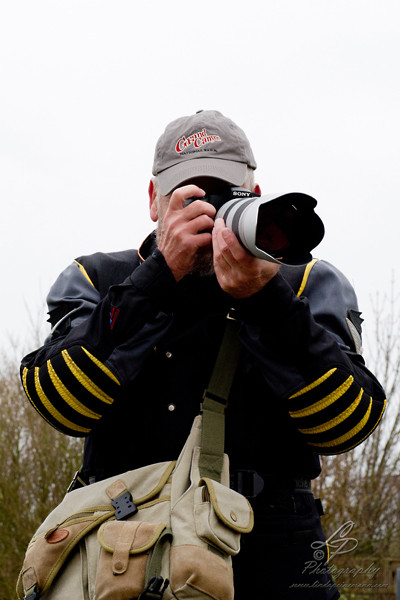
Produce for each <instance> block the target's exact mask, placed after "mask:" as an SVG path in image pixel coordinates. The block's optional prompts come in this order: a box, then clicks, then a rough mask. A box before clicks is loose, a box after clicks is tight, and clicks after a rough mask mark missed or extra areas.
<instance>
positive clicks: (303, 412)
mask: <svg viewBox="0 0 400 600" xmlns="http://www.w3.org/2000/svg"><path fill="white" fill-rule="evenodd" d="M353 381H354V377H353V376H352V375H350V376H349V377H348V378H347V379H346V381H345V382H344V383H342V385H340V386H339V387H338V388H336V390H334V391H333V392H332V393H331V394H328V396H325V398H322V400H319V401H318V402H315V403H314V404H312V405H311V406H308V407H307V408H302V409H300V410H292V411H289V414H290V416H291V417H293V418H295V419H300V418H302V417H309V416H310V415H314V414H315V413H317V412H319V411H320V410H323V409H324V408H327V407H328V406H330V405H331V404H333V403H334V402H336V400H338V399H339V398H340V397H341V396H343V394H344V393H345V392H347V390H348V389H349V387H350V386H351V385H352V383H353Z"/></svg>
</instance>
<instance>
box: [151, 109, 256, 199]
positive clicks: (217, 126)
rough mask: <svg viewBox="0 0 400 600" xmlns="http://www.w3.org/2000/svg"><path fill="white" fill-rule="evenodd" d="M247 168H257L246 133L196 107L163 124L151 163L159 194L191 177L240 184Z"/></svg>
mask: <svg viewBox="0 0 400 600" xmlns="http://www.w3.org/2000/svg"><path fill="white" fill-rule="evenodd" d="M247 167H250V168H251V169H256V168H257V163H256V161H255V159H254V156H253V151H252V149H251V147H250V143H249V140H248V139H247V136H246V134H245V133H244V131H243V130H242V129H240V127H238V126H237V125H236V123H234V122H233V121H231V120H230V119H228V118H227V117H225V116H224V115H223V114H222V113H220V112H218V111H217V110H199V111H197V112H196V113H195V114H194V115H189V116H186V117H180V118H179V119H176V120H175V121H172V123H170V124H169V125H167V127H166V129H165V131H164V133H163V134H162V135H161V137H160V138H159V140H158V142H157V145H156V149H155V153H154V163H153V175H157V176H158V181H159V184H160V192H161V194H162V195H163V196H166V195H167V194H169V193H170V192H171V191H172V190H173V189H174V188H176V187H178V186H179V185H180V184H181V183H183V182H184V181H187V180H188V179H192V178H193V177H202V176H207V177H216V178H217V179H222V180H223V181H226V182H228V183H231V184H233V185H241V184H242V183H243V182H244V180H245V177H246V171H247Z"/></svg>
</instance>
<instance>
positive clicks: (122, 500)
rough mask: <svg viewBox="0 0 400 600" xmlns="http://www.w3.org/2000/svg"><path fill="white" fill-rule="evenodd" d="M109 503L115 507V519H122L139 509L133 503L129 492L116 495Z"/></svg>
mask: <svg viewBox="0 0 400 600" xmlns="http://www.w3.org/2000/svg"><path fill="white" fill-rule="evenodd" d="M111 504H112V505H113V507H114V508H115V518H116V519H117V521H122V520H123V519H127V518H128V517H131V516H132V515H136V513H137V512H138V510H139V509H138V507H137V506H136V504H135V503H134V501H133V499H132V494H131V493H130V492H125V494H121V496H117V498H114V500H112V502H111Z"/></svg>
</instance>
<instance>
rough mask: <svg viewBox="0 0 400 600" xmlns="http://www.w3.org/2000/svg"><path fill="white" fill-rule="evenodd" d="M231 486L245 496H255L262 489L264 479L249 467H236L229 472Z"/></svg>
mask: <svg viewBox="0 0 400 600" xmlns="http://www.w3.org/2000/svg"><path fill="white" fill-rule="evenodd" d="M231 488H232V489H234V490H235V491H236V492H238V493H239V494H242V496H245V497H246V498H255V497H256V496H258V495H259V494H261V492H262V491H263V489H264V479H263V478H262V477H261V475H259V474H258V473H257V471H253V470H251V469H237V470H235V471H233V473H231Z"/></svg>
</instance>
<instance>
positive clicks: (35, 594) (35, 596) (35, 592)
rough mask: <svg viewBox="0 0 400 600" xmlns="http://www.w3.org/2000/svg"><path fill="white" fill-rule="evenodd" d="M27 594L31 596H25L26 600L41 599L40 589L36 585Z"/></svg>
mask: <svg viewBox="0 0 400 600" xmlns="http://www.w3.org/2000/svg"><path fill="white" fill-rule="evenodd" d="M27 594H29V596H24V600H39V598H40V594H39V589H38V586H37V585H36V584H35V585H34V586H33V588H30V589H29V590H28V592H27Z"/></svg>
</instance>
